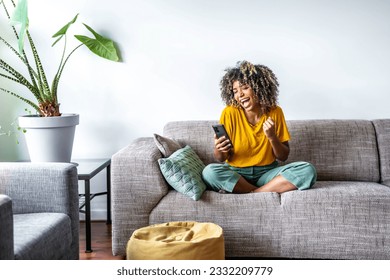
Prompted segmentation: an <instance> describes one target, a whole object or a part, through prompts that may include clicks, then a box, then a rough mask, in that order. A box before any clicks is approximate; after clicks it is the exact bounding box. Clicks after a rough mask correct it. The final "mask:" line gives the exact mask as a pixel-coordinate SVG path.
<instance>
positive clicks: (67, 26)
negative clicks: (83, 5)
mask: <svg viewBox="0 0 390 280" xmlns="http://www.w3.org/2000/svg"><path fill="white" fill-rule="evenodd" d="M78 16H79V14H77V15H76V16H75V17H74V18H73V19H72V20H71V21H69V22H68V23H67V24H66V25H65V26H64V27H62V28H61V29H60V30H58V32H57V33H56V34H54V35H53V36H52V38H56V37H59V38H58V39H57V40H56V41H55V42H54V43H53V45H51V46H54V45H55V44H57V42H58V41H59V40H61V38H62V37H63V36H64V35H65V34H66V32H67V31H68V29H69V27H70V26H71V25H72V24H73V23H75V22H76V20H77V17H78Z"/></svg>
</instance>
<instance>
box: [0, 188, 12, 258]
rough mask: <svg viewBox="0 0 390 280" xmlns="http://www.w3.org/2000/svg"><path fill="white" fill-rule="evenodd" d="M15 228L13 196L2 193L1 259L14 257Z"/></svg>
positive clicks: (0, 198)
mask: <svg viewBox="0 0 390 280" xmlns="http://www.w3.org/2000/svg"><path fill="white" fill-rule="evenodd" d="M13 229H14V227H13V215H12V201H11V198H10V197H9V196H7V195H4V194H0V260H12V259H13V258H14V230H13Z"/></svg>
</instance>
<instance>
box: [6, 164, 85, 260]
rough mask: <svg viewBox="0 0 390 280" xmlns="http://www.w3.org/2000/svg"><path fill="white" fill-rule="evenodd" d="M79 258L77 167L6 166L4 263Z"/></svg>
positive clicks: (52, 165)
mask: <svg viewBox="0 0 390 280" xmlns="http://www.w3.org/2000/svg"><path fill="white" fill-rule="evenodd" d="M78 258H79V213H78V180H77V170H76V167H75V166H74V165H73V164H67V163H0V259H18V260H21V259H23V260H54V259H78Z"/></svg>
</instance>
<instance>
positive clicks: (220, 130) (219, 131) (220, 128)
mask: <svg viewBox="0 0 390 280" xmlns="http://www.w3.org/2000/svg"><path fill="white" fill-rule="evenodd" d="M212 127H213V129H214V132H215V134H216V135H217V138H221V137H222V136H225V138H226V139H229V141H230V145H232V148H233V143H232V140H230V137H229V134H228V133H227V132H226V129H225V127H224V125H223V124H215V125H212Z"/></svg>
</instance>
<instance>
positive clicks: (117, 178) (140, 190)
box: [111, 137, 168, 255]
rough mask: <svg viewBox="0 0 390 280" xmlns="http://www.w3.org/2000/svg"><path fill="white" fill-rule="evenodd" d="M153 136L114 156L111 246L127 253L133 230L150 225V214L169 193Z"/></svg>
mask: <svg viewBox="0 0 390 280" xmlns="http://www.w3.org/2000/svg"><path fill="white" fill-rule="evenodd" d="M161 157H162V155H161V153H160V151H159V150H158V148H157V147H156V144H155V143H154V140H153V138H152V137H148V138H138V139H136V140H134V141H133V142H132V143H131V144H130V145H129V146H127V147H125V148H123V149H122V150H120V151H118V152H117V153H116V154H114V155H113V157H112V160H111V180H112V182H111V199H112V250H113V254H114V255H124V254H125V253H126V244H127V241H128V240H129V238H130V236H131V234H132V233H133V231H134V230H136V229H138V228H140V227H144V226H147V225H149V214H150V212H151V211H152V210H153V208H154V207H155V206H156V205H157V203H158V202H159V201H160V200H161V198H162V197H164V196H165V195H166V194H167V193H168V185H167V183H166V181H165V179H164V177H163V176H162V174H161V171H160V168H159V165H158V162H157V160H158V159H159V158H161Z"/></svg>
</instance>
